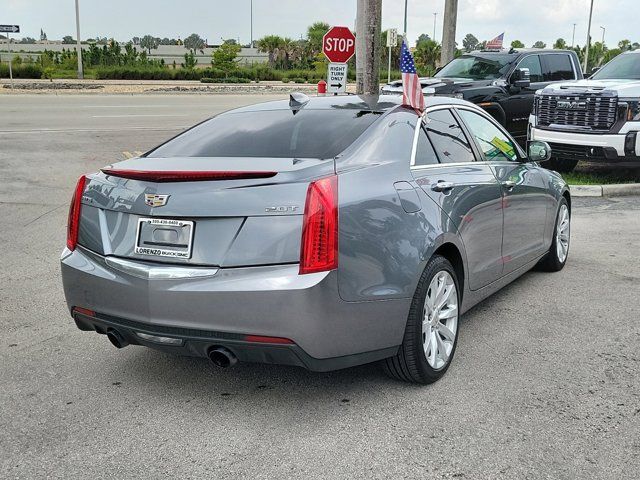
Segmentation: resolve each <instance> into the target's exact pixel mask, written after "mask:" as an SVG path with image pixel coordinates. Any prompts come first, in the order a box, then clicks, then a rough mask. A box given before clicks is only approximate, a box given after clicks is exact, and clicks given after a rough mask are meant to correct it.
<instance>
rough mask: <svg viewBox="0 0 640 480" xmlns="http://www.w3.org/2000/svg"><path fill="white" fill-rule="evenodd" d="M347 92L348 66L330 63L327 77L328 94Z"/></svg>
mask: <svg viewBox="0 0 640 480" xmlns="http://www.w3.org/2000/svg"><path fill="white" fill-rule="evenodd" d="M346 91H347V64H346V63H330V64H329V71H328V75H327V93H344V92H346Z"/></svg>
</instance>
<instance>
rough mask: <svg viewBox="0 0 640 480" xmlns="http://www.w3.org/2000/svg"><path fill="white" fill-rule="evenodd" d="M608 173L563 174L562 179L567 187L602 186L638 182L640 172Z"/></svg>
mask: <svg viewBox="0 0 640 480" xmlns="http://www.w3.org/2000/svg"><path fill="white" fill-rule="evenodd" d="M634 173H635V174H629V172H619V173H618V172H608V173H581V172H571V173H563V174H562V177H563V178H564V179H565V181H566V182H567V183H568V184H569V185H604V184H611V183H636V182H640V172H634Z"/></svg>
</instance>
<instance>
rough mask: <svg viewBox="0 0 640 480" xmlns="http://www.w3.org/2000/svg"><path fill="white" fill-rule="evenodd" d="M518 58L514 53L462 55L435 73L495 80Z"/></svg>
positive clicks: (438, 75)
mask: <svg viewBox="0 0 640 480" xmlns="http://www.w3.org/2000/svg"><path fill="white" fill-rule="evenodd" d="M516 58H517V55H512V54H501V53H496V54H489V55H482V54H477V55H462V56H461V57H458V58H456V59H454V60H451V62H449V63H448V64H446V65H445V66H444V68H443V69H442V70H440V71H439V72H438V73H436V74H435V76H436V77H438V78H468V79H470V80H495V79H498V78H500V77H502V76H504V75H505V74H506V73H507V71H508V70H509V65H510V64H511V62H513V61H514V60H515V59H516Z"/></svg>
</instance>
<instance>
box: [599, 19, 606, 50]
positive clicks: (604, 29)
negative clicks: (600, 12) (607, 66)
mask: <svg viewBox="0 0 640 480" xmlns="http://www.w3.org/2000/svg"><path fill="white" fill-rule="evenodd" d="M600 28H601V29H602V47H603V48H604V32H606V31H607V29H606V28H604V27H603V26H602V25H601V26H600Z"/></svg>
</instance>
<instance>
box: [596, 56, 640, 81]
mask: <svg viewBox="0 0 640 480" xmlns="http://www.w3.org/2000/svg"><path fill="white" fill-rule="evenodd" d="M591 79H592V80H640V54H638V53H627V54H625V55H619V56H617V57H616V58H614V59H613V60H611V61H610V62H609V63H607V64H606V65H605V66H604V67H602V68H601V69H600V70H598V71H597V72H596V73H594V74H593V75H592V76H591Z"/></svg>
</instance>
